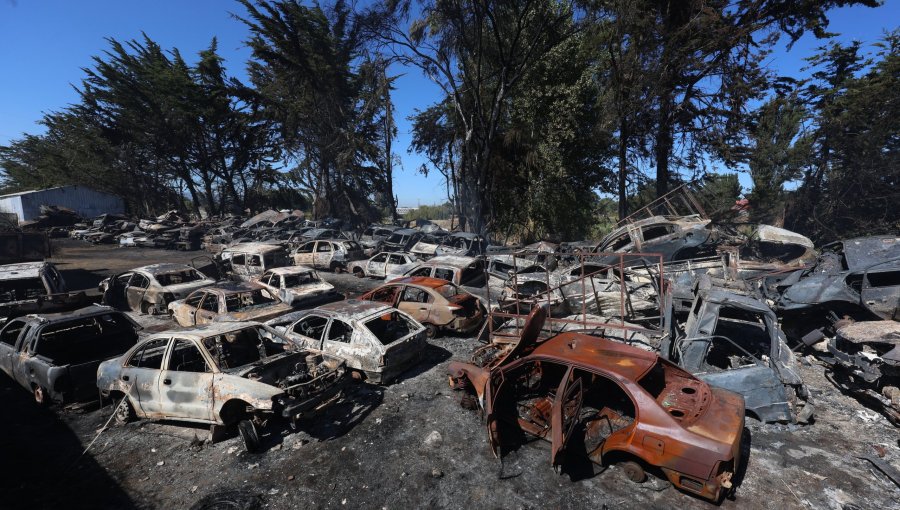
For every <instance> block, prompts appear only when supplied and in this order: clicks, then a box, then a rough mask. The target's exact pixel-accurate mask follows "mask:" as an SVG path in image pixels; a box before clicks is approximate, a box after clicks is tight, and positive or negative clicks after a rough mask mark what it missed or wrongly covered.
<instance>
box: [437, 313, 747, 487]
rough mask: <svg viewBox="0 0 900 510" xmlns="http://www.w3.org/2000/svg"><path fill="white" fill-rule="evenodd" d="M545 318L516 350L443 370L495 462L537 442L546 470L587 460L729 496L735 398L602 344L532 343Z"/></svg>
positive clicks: (649, 357)
mask: <svg viewBox="0 0 900 510" xmlns="http://www.w3.org/2000/svg"><path fill="white" fill-rule="evenodd" d="M545 318H546V312H545V310H544V308H537V309H535V310H534V311H533V312H532V314H531V315H530V316H529V320H528V321H527V322H526V324H525V326H524V328H523V334H522V336H521V338H520V340H519V343H518V344H517V345H516V346H515V347H514V348H512V349H511V350H509V351H507V352H506V353H505V354H504V355H502V356H500V357H498V358H494V360H492V362H490V363H488V364H487V365H485V367H481V366H478V365H474V364H468V363H451V364H450V367H449V372H450V384H451V387H453V388H454V389H468V390H470V391H473V392H474V393H475V395H477V397H478V402H479V404H480V405H481V407H482V408H483V409H484V411H485V416H486V423H487V430H488V438H489V443H490V446H491V449H492V450H493V452H494V454H495V455H496V456H498V457H502V456H503V455H505V454H506V453H508V452H509V451H511V450H514V449H515V448H517V447H518V446H519V445H521V444H523V443H524V442H525V441H527V437H529V436H530V437H537V438H541V439H545V440H547V441H549V442H550V443H551V444H552V446H551V454H550V455H551V462H552V464H553V465H554V466H560V467H563V468H564V467H565V466H564V460H565V459H566V458H568V459H573V460H574V459H577V458H584V456H587V458H588V459H590V460H591V461H592V462H594V463H597V464H611V463H620V465H621V466H622V467H623V468H624V471H625V473H626V474H627V475H628V477H629V478H630V479H631V480H633V481H636V482H642V481H644V480H645V479H646V474H645V471H644V468H645V467H647V466H653V467H658V468H660V470H661V471H662V472H663V473H664V474H665V476H666V477H667V478H668V479H669V481H670V482H671V483H672V484H673V485H674V486H675V487H677V488H679V489H681V490H683V491H686V492H689V493H691V494H694V495H697V496H700V497H703V498H706V499H709V500H712V501H716V502H718V501H720V500H721V498H722V497H724V496H725V495H726V494H728V493H730V492H731V491H733V485H732V477H733V476H734V473H735V471H736V469H737V467H738V465H739V461H740V451H741V438H742V434H743V429H744V400H743V397H741V396H740V395H738V394H736V393H732V392H730V391H727V390H723V389H719V388H715V387H712V386H709V385H708V384H706V383H705V382H703V381H701V380H700V379H697V378H696V377H694V376H693V375H691V374H689V373H688V372H685V371H684V370H682V369H680V368H678V367H677V366H675V365H673V364H672V363H669V362H668V361H666V360H664V359H662V358H660V357H659V356H657V355H656V354H654V353H652V352H648V351H644V350H641V349H637V348H634V347H631V346H628V345H624V344H620V343H617V342H613V341H611V340H607V339H603V338H598V337H593V336H589V335H585V334H580V333H573V332H569V333H562V334H559V335H557V336H554V337H552V338H549V339H547V340H545V341H543V342H541V343H539V344H538V343H537V342H538V338H539V333H540V331H541V328H542V327H543V323H544V319H545Z"/></svg>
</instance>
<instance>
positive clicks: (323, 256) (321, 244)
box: [313, 241, 334, 269]
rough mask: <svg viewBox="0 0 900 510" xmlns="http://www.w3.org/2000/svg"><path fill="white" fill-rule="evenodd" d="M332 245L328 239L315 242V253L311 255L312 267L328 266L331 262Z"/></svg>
mask: <svg viewBox="0 0 900 510" xmlns="http://www.w3.org/2000/svg"><path fill="white" fill-rule="evenodd" d="M333 251H334V250H333V247H332V246H331V243H330V242H328V241H317V243H316V254H315V256H314V257H313V264H315V266H314V267H316V268H317V269H319V268H326V269H327V268H328V266H329V265H330V264H331V256H332V253H333Z"/></svg>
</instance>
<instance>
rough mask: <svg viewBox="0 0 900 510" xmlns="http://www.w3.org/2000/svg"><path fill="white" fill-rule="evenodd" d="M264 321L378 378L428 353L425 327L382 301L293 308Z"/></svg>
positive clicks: (383, 380) (374, 379) (389, 377)
mask: <svg viewBox="0 0 900 510" xmlns="http://www.w3.org/2000/svg"><path fill="white" fill-rule="evenodd" d="M266 324H268V325H270V326H273V327H274V328H275V329H276V330H278V331H279V332H281V333H283V334H284V335H285V336H287V337H288V338H290V339H291V340H294V341H296V342H298V343H300V344H301V345H303V346H305V347H308V348H311V349H318V350H321V351H323V352H325V353H327V354H331V355H333V356H338V357H340V358H342V359H344V360H345V361H346V362H347V367H348V368H351V369H353V370H356V371H358V372H361V373H362V374H364V375H365V376H366V378H367V379H368V380H370V381H372V382H376V383H387V382H390V381H391V380H393V379H394V378H395V377H397V375H399V374H401V373H403V372H405V371H406V370H408V369H409V368H411V367H413V366H414V365H416V364H417V363H418V362H419V360H421V359H422V355H423V354H424V352H425V347H426V342H425V335H426V333H425V327H424V326H422V325H421V324H420V323H419V322H417V321H416V320H415V319H413V318H412V317H410V316H409V315H407V314H406V313H404V312H401V311H400V310H397V309H396V308H394V307H392V306H388V305H385V304H383V303H373V302H370V301H359V300H356V299H350V300H347V301H340V302H337V303H331V304H328V305H324V306H320V307H319V308H316V309H313V310H304V311H301V312H294V313H290V314H287V315H283V316H281V317H278V318H277V319H273V320H271V321H269V322H267V323H266Z"/></svg>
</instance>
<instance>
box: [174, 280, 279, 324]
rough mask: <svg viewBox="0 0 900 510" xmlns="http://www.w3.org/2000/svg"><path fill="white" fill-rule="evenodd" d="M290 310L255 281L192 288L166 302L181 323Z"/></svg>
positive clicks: (259, 318) (254, 316)
mask: <svg viewBox="0 0 900 510" xmlns="http://www.w3.org/2000/svg"><path fill="white" fill-rule="evenodd" d="M291 310H293V308H292V307H291V305H289V304H287V303H284V302H282V301H281V300H280V299H279V298H278V297H277V296H274V295H272V294H271V292H270V291H269V290H268V289H266V288H264V287H263V286H261V285H259V284H258V283H225V284H220V285H216V286H215V287H205V288H202V289H200V290H195V291H194V292H192V293H191V294H190V295H189V296H188V297H186V298H185V299H180V300H178V301H172V302H171V303H169V314H170V315H172V318H173V319H175V322H177V323H178V325H180V326H194V325H199V324H209V323H210V322H214V321H250V320H255V321H265V320H268V319H272V318H275V317H278V316H279V315H283V314H286V313H288V312H290V311H291Z"/></svg>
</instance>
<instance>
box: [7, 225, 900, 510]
mask: <svg viewBox="0 0 900 510" xmlns="http://www.w3.org/2000/svg"><path fill="white" fill-rule="evenodd" d="M199 254H200V253H199V252H187V253H182V252H172V251H163V250H150V249H136V248H116V247H114V246H91V245H88V244H85V243H83V242H80V241H70V240H62V241H59V242H56V243H55V253H54V258H53V261H54V262H55V263H57V264H58V266H59V268H60V270H61V271H62V272H63V275H64V277H65V278H66V280H67V282H69V283H70V286H71V287H72V288H73V289H77V288H79V287H82V288H88V289H91V288H93V289H96V284H97V283H98V282H99V281H100V279H102V278H104V277H106V276H108V275H109V274H111V273H115V272H118V271H124V270H127V269H130V268H132V267H136V266H139V265H144V264H149V263H154V262H162V261H169V262H180V261H189V260H190V259H191V258H193V257H195V256H197V255H199ZM324 274H325V277H326V278H327V279H329V280H330V281H332V283H334V284H335V286H336V287H338V289H339V290H341V291H342V292H344V293H346V294H348V295H351V296H352V295H357V294H359V293H361V292H362V291H364V290H368V289H371V288H373V287H374V286H376V285H378V283H379V282H378V281H375V280H361V279H356V278H354V277H352V276H350V275H345V274H343V275H342V274H338V275H333V274H329V273H324ZM162 320H164V319H152V320H151V321H153V322H155V323H156V324H155V325H159V326H161V325H162V324H159V321H162ZM154 329H156V328H154ZM475 346H476V342H475V340H474V339H471V338H453V337H439V338H436V339H434V340H433V341H431V342H430V345H429V349H428V352H427V356H426V358H425V360H424V361H423V363H422V364H421V365H419V366H417V367H415V368H413V369H411V370H410V371H409V372H407V373H406V374H403V375H402V376H401V378H400V380H399V381H397V382H395V383H393V384H391V385H388V386H374V385H370V384H366V383H357V384H354V385H353V386H351V387H350V389H349V390H348V391H347V394H346V395H345V396H344V397H343V398H342V399H341V400H339V401H337V402H335V403H334V404H333V405H331V406H330V407H329V408H328V409H327V410H325V411H324V412H322V413H321V414H320V415H318V416H316V417H314V418H312V419H310V420H309V421H307V422H306V423H305V424H304V425H303V426H302V427H301V430H299V431H291V430H289V429H277V428H273V429H272V430H271V431H270V432H267V434H266V435H264V437H263V445H264V451H263V452H262V453H258V454H248V453H245V452H244V451H243V446H242V443H241V441H240V439H239V438H238V437H236V436H232V437H229V438H227V439H225V440H223V441H220V442H217V443H209V442H207V441H205V439H206V438H207V437H208V428H207V427H205V426H199V425H185V424H179V423H174V422H154V421H139V422H135V423H131V424H128V425H126V426H124V427H115V426H110V427H109V428H107V429H105V430H104V431H103V432H102V433H101V434H100V435H99V437H97V434H98V431H100V430H101V428H102V427H103V425H104V424H105V423H106V422H107V420H108V418H109V417H110V413H111V412H112V408H111V407H110V406H106V407H102V408H100V407H98V406H97V405H96V404H95V405H88V406H82V407H81V408H78V409H72V408H68V409H59V408H56V409H40V408H37V407H36V406H35V405H34V404H33V402H32V401H31V398H30V395H29V394H28V393H27V392H26V391H25V390H23V389H21V388H20V387H18V386H15V385H13V383H11V382H10V381H9V380H7V379H5V378H3V380H2V382H0V402H3V404H4V407H5V409H4V411H3V413H2V414H3V417H4V419H3V420H0V459H2V460H0V462H2V476H0V508H51V507H53V508H60V507H62V508H116V509H121V508H191V507H194V508H213V507H216V503H219V504H225V505H227V506H224V507H223V508H307V507H311V508H426V507H429V508H516V509H519V508H521V509H527V508H594V509H599V508H612V507H641V508H708V507H710V506H711V504H710V503H707V502H705V501H703V500H700V499H697V498H694V497H692V496H689V495H687V494H684V493H681V492H678V491H677V490H675V489H673V488H672V487H670V486H668V483H667V482H664V481H663V480H661V479H658V478H654V477H652V476H651V477H650V479H649V480H648V481H647V482H645V483H643V484H634V483H632V482H630V481H629V480H628V479H627V478H626V477H625V475H624V474H623V473H622V471H621V470H620V469H617V468H616V467H615V466H613V467H610V468H607V469H602V468H599V467H594V468H591V467H589V466H588V467H586V466H583V465H579V466H570V467H568V469H564V470H563V473H562V474H557V473H556V472H555V471H554V470H553V468H552V467H551V466H550V456H549V446H548V444H546V443H543V442H540V441H537V442H533V443H529V444H527V445H525V446H523V447H521V448H519V449H518V450H516V451H514V452H512V453H511V454H510V455H509V456H507V457H506V458H505V459H504V461H503V462H502V463H501V462H500V461H499V460H497V459H496V458H495V457H494V456H493V454H492V453H491V452H490V450H489V448H488V445H487V434H486V430H485V428H484V426H483V424H482V421H481V416H480V415H479V413H478V412H477V411H468V410H465V409H463V408H462V407H461V406H460V404H459V397H460V395H459V394H457V393H456V392H453V391H451V390H450V389H449V387H448V385H447V377H446V367H447V364H448V363H449V361H450V360H453V359H467V358H468V356H469V354H470V352H471V350H472V349H473V348H474V347H475ZM809 359H812V358H809ZM801 373H802V375H803V377H804V379H805V381H806V382H807V384H808V386H809V387H810V389H811V391H812V396H813V402H814V404H815V405H816V420H815V422H814V423H813V424H811V425H805V426H800V425H766V424H761V423H759V422H755V421H753V420H750V419H748V421H747V427H746V429H745V433H744V436H745V437H744V441H745V444H744V446H745V462H744V467H743V469H742V470H741V471H742V472H739V473H738V483H739V486H738V488H737V494H736V497H735V499H733V500H725V501H724V502H722V504H721V506H722V507H723V508H760V509H770V508H833V509H856V508H860V509H863V508H900V489H898V487H897V486H896V485H894V484H893V483H891V482H890V480H888V479H887V478H886V477H885V476H884V475H883V474H881V473H880V472H878V471H876V470H874V469H873V468H872V466H871V464H869V463H868V462H866V461H864V460H861V459H859V458H858V456H862V455H876V456H877V455H878V452H881V453H883V454H884V460H887V461H888V462H890V463H892V464H893V465H894V466H895V467H898V468H900V443H898V437H900V434H898V429H897V428H895V427H893V426H892V425H890V423H888V422H887V420H885V419H884V418H883V417H881V416H880V415H878V414H877V413H875V412H873V411H871V410H869V409H867V408H865V407H864V406H863V405H862V404H860V403H859V402H858V401H856V400H855V399H853V398H852V397H850V396H847V395H843V394H842V393H841V392H840V391H839V390H837V389H836V388H835V387H834V386H833V385H832V384H831V383H830V382H829V381H828V380H827V379H825V377H824V370H823V368H822V366H820V365H819V364H818V363H817V362H815V360H813V361H812V362H810V363H807V362H804V363H802V366H801ZM435 432H436V433H437V434H435ZM437 435H439V436H440V438H439V439H436V436H437ZM95 438H97V439H96V442H95V443H94V444H93V446H92V447H91V448H90V450H89V451H88V452H87V453H86V454H84V455H82V451H83V450H84V448H85V447H86V446H87V445H88V444H89V443H91V441H93V440H94V439H95Z"/></svg>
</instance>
